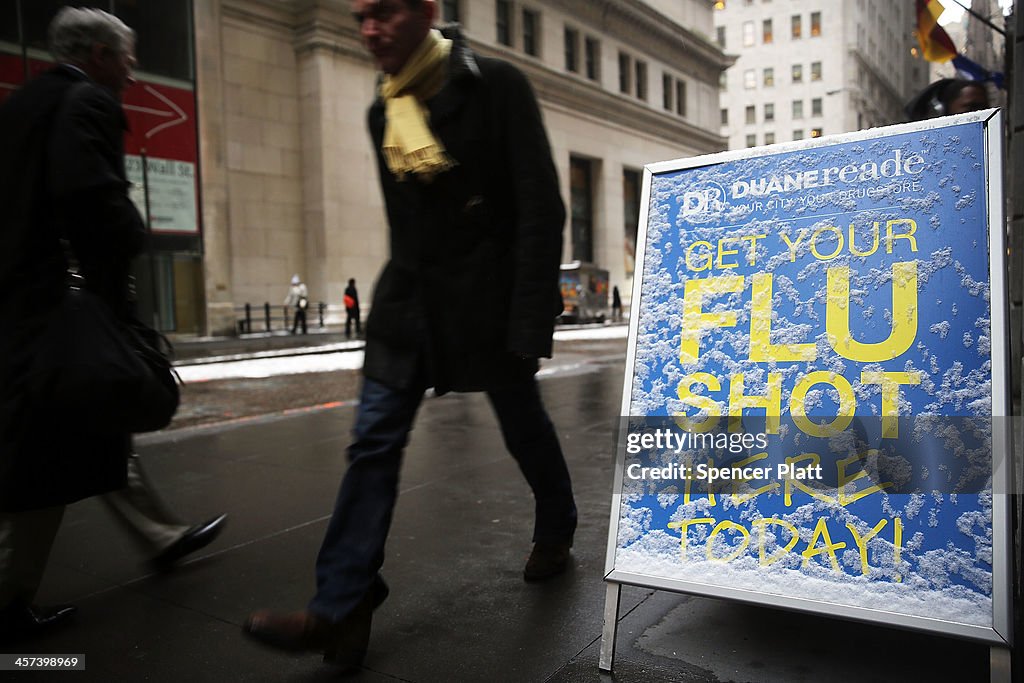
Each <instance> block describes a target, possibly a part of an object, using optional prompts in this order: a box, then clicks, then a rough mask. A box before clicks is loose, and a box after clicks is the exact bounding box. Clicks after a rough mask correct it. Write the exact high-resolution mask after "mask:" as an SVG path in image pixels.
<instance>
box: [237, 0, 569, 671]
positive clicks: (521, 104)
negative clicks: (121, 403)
mask: <svg viewBox="0 0 1024 683" xmlns="http://www.w3.org/2000/svg"><path fill="white" fill-rule="evenodd" d="M352 7H353V10H354V16H355V18H356V21H357V22H358V24H359V28H360V32H361V34H362V38H363V42H364V44H365V45H366V47H367V49H368V50H369V51H370V53H371V54H372V55H373V56H374V58H375V60H376V62H377V64H378V66H379V67H380V69H381V71H382V72H383V75H382V77H381V80H380V82H379V89H378V95H379V96H378V98H377V100H376V101H375V102H374V103H373V104H372V106H371V107H370V113H369V128H370V133H371V139H372V141H373V147H374V149H375V150H376V152H377V164H378V169H379V171H380V182H381V187H382V190H383V196H384V202H385V204H386V209H387V216H388V219H389V221H388V222H389V227H390V234H391V239H390V244H391V257H390V260H389V261H388V263H387V264H386V265H385V266H384V270H383V272H382V273H381V276H380V279H379V280H378V283H377V285H376V286H375V287H374V295H373V306H372V308H371V310H370V318H369V320H368V322H367V326H366V357H365V362H364V365H363V375H364V377H363V387H362V394H361V397H360V402H359V407H358V409H357V411H358V412H357V414H356V418H355V428H354V436H355V438H354V441H353V442H352V444H351V445H350V446H349V449H348V459H349V467H348V471H347V472H346V473H345V477H344V480H343V481H342V484H341V490H340V491H339V493H338V498H337V501H336V503H335V508H334V512H333V514H332V515H331V521H330V523H329V525H328V527H327V533H326V535H325V537H324V540H323V544H322V546H321V548H320V554H319V556H318V557H317V561H316V577H317V589H316V595H315V596H314V597H313V599H312V601H310V603H309V605H308V607H307V608H306V609H305V610H300V611H296V612H273V611H268V610H261V611H258V612H255V613H253V614H252V615H251V616H250V617H249V619H248V620H247V621H246V624H245V626H244V629H245V631H246V633H248V634H249V635H250V636H251V637H253V638H255V639H257V640H260V641H261V642H263V643H265V644H267V645H271V646H273V647H277V648H280V649H283V650H292V651H301V650H312V651H318V652H323V653H324V658H325V660H327V661H330V662H333V663H334V664H336V665H338V666H340V667H343V668H346V669H349V668H353V667H355V666H358V665H359V664H360V663H361V662H362V659H363V656H364V655H365V653H366V648H367V645H368V642H369V638H370V626H371V621H372V618H373V610H374V609H375V608H376V607H377V606H378V605H380V604H381V603H382V602H383V601H384V599H385V598H386V597H387V592H388V591H387V587H386V586H385V584H384V581H383V579H382V578H381V577H380V575H379V573H378V571H379V570H380V568H381V565H382V563H383V561H384V547H385V543H386V541H387V537H388V532H389V528H390V523H391V517H392V513H393V511H394V507H395V503H396V500H397V495H398V489H397V484H398V478H399V473H400V469H401V467H400V466H401V461H402V453H403V451H404V448H405V444H406V441H407V440H408V437H409V432H410V431H411V429H412V426H413V422H414V420H415V416H416V412H417V409H418V408H419V406H420V402H421V401H422V400H423V395H424V391H425V390H426V389H427V388H428V387H433V388H434V390H435V392H436V393H437V394H444V393H446V392H449V391H483V392H486V393H487V397H488V399H489V400H490V403H491V406H492V407H493V409H494V412H495V414H496V416H497V418H498V423H499V425H500V427H501V433H502V437H503V438H504V441H505V446H506V448H507V449H508V450H509V452H510V453H511V454H512V456H513V457H514V458H515V459H516V461H517V462H518V464H519V468H520V471H521V472H522V473H523V475H524V476H525V478H526V481H527V483H528V484H529V485H530V488H531V489H532V491H533V497H534V505H533V512H534V530H533V550H532V552H531V553H530V557H529V559H528V560H527V562H526V566H525V567H524V569H523V578H524V579H525V580H527V581H537V580H542V579H547V578H549V577H552V576H555V575H557V574H560V573H562V572H564V571H566V569H567V568H568V567H569V566H570V560H571V554H570V548H571V546H572V542H573V534H574V532H575V530H576V504H575V502H574V500H573V492H572V484H571V481H570V477H569V470H568V468H567V467H566V463H565V459H564V457H563V455H562V449H561V446H560V444H559V442H558V436H557V434H556V432H555V428H554V425H553V424H552V423H551V420H550V418H549V417H548V414H547V411H546V410H545V408H544V404H543V402H542V401H541V397H540V391H539V387H538V386H537V380H536V377H535V375H536V372H537V370H538V366H539V364H538V359H539V358H540V357H550V356H551V351H552V333H553V331H554V324H555V316H556V315H558V313H559V312H560V311H561V310H562V302H561V298H560V296H559V294H558V283H559V263H560V261H561V255H562V230H563V227H564V223H565V206H564V205H563V203H562V199H561V196H560V195H559V184H558V177H557V173H556V171H555V165H554V162H553V159H552V156H551V148H550V145H549V143H548V138H547V134H546V132H545V130H544V126H543V122H542V121H541V113H540V108H539V107H538V105H537V100H536V98H535V96H534V94H533V90H532V89H531V88H530V85H529V82H528V81H527V80H526V77H525V76H524V75H523V74H522V72H520V71H519V70H518V69H517V68H516V67H514V66H512V65H511V64H509V63H508V62H505V61H501V60H498V59H493V58H489V57H484V56H481V55H478V54H476V53H474V52H473V51H472V50H471V49H470V48H469V46H468V45H467V44H466V41H465V40H464V39H463V38H462V36H461V35H460V33H459V31H458V30H457V28H453V27H447V28H445V29H444V32H443V33H442V32H438V31H436V30H432V29H431V25H432V24H433V21H434V18H435V16H436V14H437V3H436V2H434V0H354V2H353V3H352ZM465 455H467V456H468V455H471V454H469V453H467V454H465ZM451 570H452V571H457V568H456V567H455V565H454V564H453V566H452V567H451ZM480 580H481V582H482V583H486V582H493V581H494V580H495V577H494V576H486V577H483V576H482V577H480ZM459 637H464V636H453V638H454V639H457V638H459ZM455 645H456V644H455V643H450V644H449V645H448V646H447V647H453V646H455ZM454 678H455V679H457V678H458V676H457V675H455V676H454Z"/></svg>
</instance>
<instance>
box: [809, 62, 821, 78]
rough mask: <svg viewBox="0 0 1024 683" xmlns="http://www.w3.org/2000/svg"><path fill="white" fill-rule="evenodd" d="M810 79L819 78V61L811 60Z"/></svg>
mask: <svg viewBox="0 0 1024 683" xmlns="http://www.w3.org/2000/svg"><path fill="white" fill-rule="evenodd" d="M811 80H812V81H820V80H821V62H811Z"/></svg>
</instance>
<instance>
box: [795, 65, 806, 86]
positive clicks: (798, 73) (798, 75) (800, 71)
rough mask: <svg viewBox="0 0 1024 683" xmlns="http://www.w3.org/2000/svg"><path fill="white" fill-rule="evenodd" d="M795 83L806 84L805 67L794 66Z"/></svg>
mask: <svg viewBox="0 0 1024 683" xmlns="http://www.w3.org/2000/svg"><path fill="white" fill-rule="evenodd" d="M793 82H794V83H803V82H804V65H803V64H794V65H793Z"/></svg>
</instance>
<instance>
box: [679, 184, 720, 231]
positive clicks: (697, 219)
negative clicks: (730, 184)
mask: <svg viewBox="0 0 1024 683" xmlns="http://www.w3.org/2000/svg"><path fill="white" fill-rule="evenodd" d="M727 208H728V204H727V201H726V194H725V188H724V187H722V186H721V185H719V184H718V183H716V182H714V181H712V180H705V181H702V182H699V183H694V184H693V185H691V186H690V189H688V190H687V191H686V192H684V193H683V208H682V213H683V218H685V219H686V220H688V221H690V222H691V223H706V222H708V221H710V220H712V219H713V218H717V217H718V216H719V215H721V213H722V212H723V211H725V210H726V209H727Z"/></svg>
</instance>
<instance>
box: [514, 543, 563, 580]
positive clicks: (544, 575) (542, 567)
mask: <svg viewBox="0 0 1024 683" xmlns="http://www.w3.org/2000/svg"><path fill="white" fill-rule="evenodd" d="M571 547H572V542H571V541H555V542H545V541H538V542H537V543H534V544H533V552H531V553H530V559H528V560H527V561H526V567H525V568H524V569H523V579H524V580H526V581H543V580H544V579H549V578H551V577H552V576H558V575H559V574H561V573H562V572H564V571H565V570H566V569H568V568H569V558H570V557H571V555H570V553H569V548H571Z"/></svg>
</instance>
